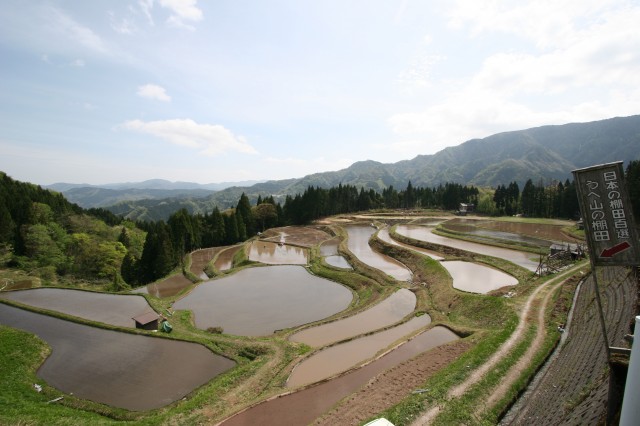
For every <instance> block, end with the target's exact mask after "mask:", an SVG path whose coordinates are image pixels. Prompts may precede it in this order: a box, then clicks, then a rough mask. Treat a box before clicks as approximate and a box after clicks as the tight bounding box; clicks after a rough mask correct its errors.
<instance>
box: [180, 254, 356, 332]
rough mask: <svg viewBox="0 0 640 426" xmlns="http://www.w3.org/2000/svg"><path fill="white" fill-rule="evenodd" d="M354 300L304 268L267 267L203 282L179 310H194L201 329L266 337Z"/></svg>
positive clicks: (322, 315)
mask: <svg viewBox="0 0 640 426" xmlns="http://www.w3.org/2000/svg"><path fill="white" fill-rule="evenodd" d="M352 298H353V296H352V294H351V291H350V290H349V289H347V288H346V287H344V286H342V285H339V284H337V283H335V282H333V281H329V280H326V279H324V278H319V277H316V276H314V275H311V274H310V273H309V272H307V270H306V269H305V268H303V267H302V266H295V265H285V266H265V267H256V268H248V269H243V270H241V271H238V272H237V273H235V274H233V275H229V276H227V277H224V278H220V279H217V280H213V281H208V282H205V283H202V284H200V285H198V286H197V287H196V288H195V289H194V290H193V291H192V292H191V293H190V294H188V295H187V296H185V297H184V298H182V299H180V300H178V301H177V302H176V303H175V304H174V305H173V308H174V309H188V310H191V311H193V313H194V317H195V323H196V326H197V327H198V328H200V329H207V328H209V327H222V328H223V330H224V332H225V333H227V334H235V335H240V336H265V335H269V334H271V333H273V332H274V331H276V330H280V329H284V328H289V327H295V326H298V325H302V324H307V323H310V322H314V321H318V320H320V319H323V318H326V317H329V316H331V315H334V314H336V313H338V312H340V311H343V310H344V309H346V308H347V307H348V306H349V304H350V303H351V300H352Z"/></svg>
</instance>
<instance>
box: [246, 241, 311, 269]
mask: <svg viewBox="0 0 640 426" xmlns="http://www.w3.org/2000/svg"><path fill="white" fill-rule="evenodd" d="M248 256H249V260H253V261H254V262H260V263H266V264H269V265H306V264H307V262H308V261H309V250H308V249H306V248H302V247H298V246H292V245H289V244H280V243H272V242H270V241H261V240H257V241H253V242H252V243H251V245H250V246H249V249H248Z"/></svg>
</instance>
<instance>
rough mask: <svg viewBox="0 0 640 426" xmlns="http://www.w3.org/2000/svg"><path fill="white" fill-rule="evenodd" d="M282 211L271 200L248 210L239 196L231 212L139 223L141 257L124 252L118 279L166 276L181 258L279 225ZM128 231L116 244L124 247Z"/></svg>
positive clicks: (142, 281)
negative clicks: (141, 237) (120, 243)
mask: <svg viewBox="0 0 640 426" xmlns="http://www.w3.org/2000/svg"><path fill="white" fill-rule="evenodd" d="M283 218H284V215H283V211H282V208H281V207H280V205H279V204H276V202H275V201H274V199H273V197H267V198H265V199H262V198H261V197H260V198H258V202H257V205H255V206H251V204H250V202H249V198H248V197H247V196H246V195H245V194H242V196H241V197H240V200H239V201H238V204H237V205H236V207H235V209H232V210H230V211H227V212H224V213H223V212H220V210H219V209H218V208H217V207H215V208H214V209H213V211H212V212H211V214H209V213H206V214H204V215H200V214H197V215H192V214H190V213H189V212H188V211H187V210H186V209H180V210H178V211H177V212H175V213H173V214H172V215H171V216H170V217H169V219H168V220H167V222H164V221H157V222H141V223H138V226H139V227H140V228H141V229H143V230H144V231H146V239H145V241H144V249H143V250H142V252H141V253H139V254H137V253H133V252H128V253H127V254H126V256H125V257H124V259H123V262H122V270H121V271H122V278H123V279H124V280H125V281H126V282H127V283H129V284H131V285H139V284H146V283H149V282H153V281H155V280H157V279H159V278H162V277H164V276H166V275H167V274H168V273H169V272H170V271H171V270H173V269H174V268H175V267H176V266H178V265H179V264H180V262H181V261H182V260H183V259H184V255H185V254H186V253H189V252H191V251H193V250H195V249H198V248H201V247H216V246H222V245H232V244H235V243H237V242H240V241H244V240H246V239H247V238H249V237H251V236H253V235H255V234H256V233H257V232H259V231H263V230H265V229H267V228H271V227H275V226H279V225H280V224H283V223H284V222H283V221H282V220H283ZM127 235H128V231H127V229H126V228H123V230H122V234H121V236H120V241H121V242H122V243H123V244H124V246H125V247H128V237H127Z"/></svg>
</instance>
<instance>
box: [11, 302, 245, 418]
mask: <svg viewBox="0 0 640 426" xmlns="http://www.w3.org/2000/svg"><path fill="white" fill-rule="evenodd" d="M0 324H3V325H6V326H9V327H13V328H18V329H20V330H24V331H27V332H30V333H34V334H36V335H37V336H38V337H40V338H41V339H42V340H44V341H46V342H47V344H49V345H50V346H51V348H52V351H51V355H50V356H49V357H48V358H47V359H46V360H45V362H44V363H43V364H42V366H41V367H40V369H39V370H38V372H37V375H38V377H40V378H42V379H44V380H45V381H46V382H47V383H48V384H49V385H51V386H53V387H55V388H57V389H60V390H61V391H63V392H66V393H73V395H74V396H76V397H79V398H84V399H89V400H91V401H95V402H100V403H103V404H108V405H112V406H114V407H120V408H125V409H128V410H133V411H145V410H151V409H155V408H160V407H163V406H165V405H168V404H170V403H172V402H174V401H177V400H179V399H181V398H183V397H185V396H186V395H188V394H189V393H190V392H192V391H193V390H194V389H196V388H197V387H200V386H202V385H204V384H205V383H207V382H208V381H210V380H211V379H212V378H214V377H216V376H217V375H219V374H221V373H223V372H225V371H227V370H229V369H230V368H232V367H233V366H234V362H233V361H231V360H229V359H227V358H224V357H222V356H219V355H216V354H214V353H213V352H211V351H210V350H209V349H207V348H205V347H204V346H202V345H199V344H195V343H188V342H180V341H176V340H169V339H161V338H154V337H149V336H141V335H135V334H128V333H121V332H116V331H110V330H104V329H99V328H95V327H89V326H86V325H82V324H77V323H74V322H71V321H65V320H61V319H58V318H53V317H49V316H46V315H41V314H37V313H34V312H29V311H25V310H22V309H18V308H14V307H12V306H8V305H4V304H1V303H0Z"/></svg>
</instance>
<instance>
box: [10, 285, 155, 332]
mask: <svg viewBox="0 0 640 426" xmlns="http://www.w3.org/2000/svg"><path fill="white" fill-rule="evenodd" d="M0 298H2V299H8V300H13V301H15V302H19V303H23V304H25V305H29V306H34V307H37V308H42V309H48V310H51V311H57V312H62V313H64V314H67V315H73V316H74V317H80V318H84V319H87V320H91V321H97V322H102V323H105V324H111V325H115V326H119V327H135V323H134V321H133V319H132V318H133V317H135V316H137V315H140V314H144V313H146V312H152V311H153V309H152V308H151V306H149V304H148V303H147V301H146V300H145V298H144V297H142V296H134V295H125V294H107V293H97V292H93V291H81V290H71V289H64V288H34V289H31V290H18V291H11V292H7V293H1V294H0Z"/></svg>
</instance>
